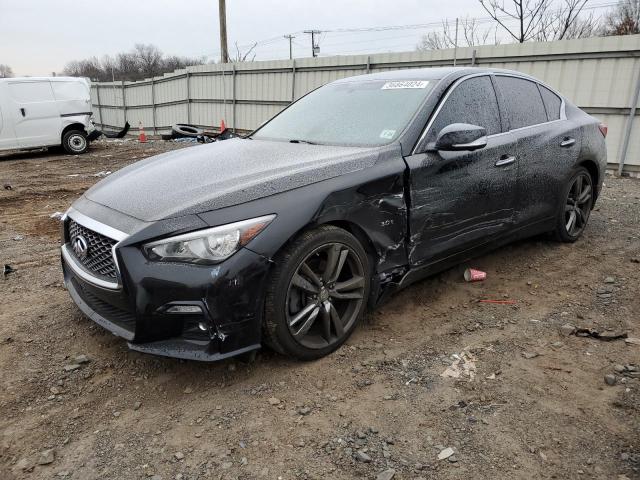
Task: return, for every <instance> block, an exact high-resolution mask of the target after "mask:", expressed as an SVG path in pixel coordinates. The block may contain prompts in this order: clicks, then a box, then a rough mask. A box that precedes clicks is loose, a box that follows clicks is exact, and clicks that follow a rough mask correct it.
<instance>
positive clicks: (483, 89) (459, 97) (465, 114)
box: [427, 76, 502, 142]
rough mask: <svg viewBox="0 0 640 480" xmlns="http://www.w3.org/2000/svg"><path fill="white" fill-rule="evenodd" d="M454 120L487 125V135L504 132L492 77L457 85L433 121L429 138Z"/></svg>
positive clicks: (475, 78) (429, 139) (474, 79)
mask: <svg viewBox="0 0 640 480" xmlns="http://www.w3.org/2000/svg"><path fill="white" fill-rule="evenodd" d="M452 123H470V124H472V125H478V126H480V127H484V128H485V129H486V130H487V135H493V134H495V133H500V132H501V130H502V129H501V127H500V111H499V109H498V101H497V99H496V92H495V90H494V89H493V84H492V83H491V79H490V78H489V77H487V76H484V77H473V78H470V79H468V80H465V81H463V82H462V83H460V84H459V85H458V86H457V87H455V88H454V90H453V91H452V92H451V95H449V97H448V98H447V100H446V101H445V103H444V105H443V106H442V109H441V110H440V112H439V113H438V116H437V117H436V119H435V120H434V122H433V124H432V125H431V129H430V131H429V133H428V135H427V138H428V141H430V142H432V141H434V140H435V139H436V136H437V135H438V132H440V130H442V129H443V128H444V127H446V126H447V125H451V124H452Z"/></svg>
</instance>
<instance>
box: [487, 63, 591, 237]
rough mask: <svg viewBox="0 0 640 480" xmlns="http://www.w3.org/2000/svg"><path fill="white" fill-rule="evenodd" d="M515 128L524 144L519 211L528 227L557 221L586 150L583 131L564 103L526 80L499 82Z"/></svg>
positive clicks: (518, 218) (505, 77)
mask: <svg viewBox="0 0 640 480" xmlns="http://www.w3.org/2000/svg"><path fill="white" fill-rule="evenodd" d="M494 79H495V82H496V86H497V88H498V91H499V94H500V95H499V98H500V101H501V102H502V105H503V110H504V111H505V116H506V119H507V121H508V123H509V129H510V131H511V133H512V135H514V137H515V138H516V139H517V142H518V148H517V151H518V159H519V161H518V172H517V177H518V209H517V212H516V216H515V222H516V224H518V225H527V224H532V223H536V222H544V221H546V220H549V219H550V218H551V217H553V216H554V215H555V213H556V211H557V208H558V206H559V205H560V196H561V193H562V189H563V186H564V184H565V182H566V175H567V173H568V172H569V171H570V168H571V165H573V163H574V162H575V158H576V156H577V152H579V151H580V140H581V139H580V131H579V129H578V127H577V126H575V125H572V123H571V122H570V121H569V120H567V118H566V116H565V114H564V105H563V101H562V99H561V98H560V97H559V96H558V95H556V94H555V93H554V92H552V91H551V90H549V89H548V88H546V87H544V86H542V85H539V84H538V83H536V82H534V81H532V80H528V79H525V78H521V77H517V76H511V75H502V74H496V76H495V77H494Z"/></svg>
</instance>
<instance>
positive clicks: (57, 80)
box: [0, 77, 89, 83]
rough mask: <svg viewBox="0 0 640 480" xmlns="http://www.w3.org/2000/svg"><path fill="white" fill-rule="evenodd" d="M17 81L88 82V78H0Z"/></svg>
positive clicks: (5, 80)
mask: <svg viewBox="0 0 640 480" xmlns="http://www.w3.org/2000/svg"><path fill="white" fill-rule="evenodd" d="M16 80H18V81H34V82H35V81H40V82H42V81H46V80H49V81H51V82H69V81H71V82H85V83H89V79H88V78H85V77H10V78H0V82H2V81H4V82H15V81H16Z"/></svg>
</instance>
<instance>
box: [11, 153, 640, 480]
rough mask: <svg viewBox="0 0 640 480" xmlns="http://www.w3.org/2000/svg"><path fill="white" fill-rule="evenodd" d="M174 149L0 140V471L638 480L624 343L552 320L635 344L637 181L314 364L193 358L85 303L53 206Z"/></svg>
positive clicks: (269, 356)
mask: <svg viewBox="0 0 640 480" xmlns="http://www.w3.org/2000/svg"><path fill="white" fill-rule="evenodd" d="M184 147H185V145H184V144H171V143H168V142H161V141H157V142H153V143H147V144H146V145H139V144H138V143H137V142H135V141H128V142H124V143H117V142H112V141H111V142H97V143H95V144H94V145H93V147H92V149H91V152H90V154H88V155H83V156H79V157H73V156H65V155H62V154H50V153H46V152H39V153H33V152H31V153H17V154H3V155H0V185H2V186H5V188H3V189H2V190H0V212H1V215H0V262H1V263H3V264H5V263H6V264H10V265H11V266H12V267H13V268H15V269H16V271H15V272H14V273H10V274H8V275H6V276H4V277H3V278H0V282H1V289H2V295H1V297H0V384H1V389H0V413H1V415H0V479H13V478H30V479H36V478H37V479H40V478H43V479H52V478H73V479H97V478H101V479H137V478H152V479H154V480H157V479H160V478H162V479H164V480H168V479H183V480H184V479H205V478H206V479H209V478H212V479H235V478H237V479H254V478H255V479H285V480H288V479H351V478H367V479H376V478H379V479H387V480H388V479H390V478H393V479H395V480H399V479H419V478H424V479H458V478H461V479H472V478H487V479H534V478H535V479H546V478H558V479H565V478H603V479H634V478H640V378H638V377H639V376H640V373H638V370H635V371H634V369H635V368H639V367H638V366H639V365H640V345H634V344H632V343H630V342H626V341H625V340H624V339H618V340H612V341H603V340H601V339H595V338H591V337H580V336H576V335H565V334H563V332H562V331H561V328H560V327H561V326H563V325H565V324H572V325H575V326H579V327H584V328H590V329H595V330H597V331H599V332H603V333H605V334H609V335H611V334H615V333H618V332H620V333H628V335H629V336H630V337H636V338H637V337H640V295H639V293H640V287H639V284H640V181H638V180H633V179H618V178H613V177H607V178H606V180H605V184H606V186H605V188H604V190H603V193H602V196H601V198H600V201H599V204H598V206H597V208H596V210H595V211H594V212H593V215H592V217H591V220H590V224H589V227H588V229H587V231H586V233H585V235H584V237H583V238H582V239H581V240H580V241H579V242H577V243H575V244H573V245H567V244H558V243H554V242H552V241H550V240H548V239H546V238H536V239H532V240H528V241H524V242H520V243H518V244H515V245H512V246H509V247H507V248H503V249H501V250H500V251H499V252H496V253H493V254H491V255H488V256H484V257H481V258H478V259H477V260H475V261H474V262H472V264H471V266H474V267H477V268H480V269H482V270H485V271H487V273H488V278H487V280H486V281H484V282H481V283H473V284H471V283H465V282H464V281H463V279H462V271H463V269H464V266H460V267H458V268H454V269H452V270H449V271H447V272H445V273H443V274H441V275H438V276H435V277H433V278H430V279H427V280H425V281H422V282H420V283H418V284H416V285H413V286H412V287H410V288H408V289H406V290H405V291H403V292H401V293H399V294H398V295H396V296H395V297H394V298H393V299H392V300H391V301H390V302H389V303H387V304H386V305H384V306H383V307H381V308H379V309H378V310H377V311H375V312H373V313H372V314H370V315H369V316H368V319H367V322H366V323H365V324H363V325H361V326H360V328H359V329H358V330H357V331H356V333H355V334H354V335H353V336H352V337H351V339H350V340H349V341H348V343H347V344H346V345H345V346H344V347H343V348H341V349H340V350H339V351H338V352H336V353H335V354H333V355H331V356H329V357H328V358H325V359H322V360H320V361H316V362H311V363H298V362H294V361H291V360H288V359H285V358H283V357H281V356H279V355H277V354H274V353H272V352H269V351H264V350H263V351H262V352H260V353H259V355H258V357H257V360H256V361H255V362H254V363H251V364H244V363H240V362H238V361H236V360H230V361H225V362H221V363H214V364H205V363H196V362H186V361H180V360H174V359H168V358H159V357H152V356H147V355H144V354H140V353H135V352H131V351H129V350H128V349H127V347H126V344H125V342H124V341H123V340H121V339H119V338H117V337H114V336H113V335H111V334H109V333H107V332H106V331H104V330H103V329H102V328H100V327H98V326H96V325H94V324H93V323H92V322H91V321H89V320H88V319H86V318H85V317H83V315H82V314H81V313H80V312H79V311H78V310H77V308H76V307H75V306H74V305H73V303H72V301H71V300H70V298H69V296H68V295H67V292H66V291H65V289H64V287H63V284H62V275H61V269H60V266H59V250H58V230H59V226H58V222H57V221H56V220H54V219H52V218H50V215H51V214H52V213H54V212H56V211H60V212H63V211H64V210H65V209H66V208H67V207H68V206H69V205H70V204H71V202H72V201H73V200H74V199H75V198H77V197H78V196H79V195H81V194H82V192H83V191H84V190H85V189H87V188H88V187H89V186H91V185H92V184H93V183H95V182H96V181H98V180H99V179H100V177H99V176H95V175H96V174H98V173H99V172H107V171H115V170H117V169H118V168H121V167H123V166H124V165H127V164H129V163H132V162H135V161H136V160H139V159H141V158H143V157H146V156H149V155H153V154H156V153H159V152H162V151H165V150H168V149H172V148H184ZM192 148H198V147H192ZM6 185H10V189H9V188H7V187H6ZM482 299H497V300H513V301H514V302H515V303H513V304H490V303H482V302H480V300H482ZM81 355H85V356H86V358H82V357H81V358H76V357H78V356H81ZM76 363H79V364H80V368H77V369H75V370H70V371H67V370H65V366H69V365H70V364H76ZM445 370H446V371H448V372H452V373H453V374H454V375H455V374H460V377H459V378H451V377H447V376H442V374H443V372H445ZM609 374H612V375H614V377H613V378H610V381H611V382H612V383H613V381H614V380H615V384H614V385H608V384H607V383H606V382H605V375H609ZM448 448H451V449H453V455H452V456H450V457H449V458H444V459H441V460H439V459H438V456H439V455H440V454H441V452H442V455H441V456H445V455H447V454H450V453H452V452H451V451H447V449H448ZM443 451H444V452H443ZM393 472H395V476H394V475H393Z"/></svg>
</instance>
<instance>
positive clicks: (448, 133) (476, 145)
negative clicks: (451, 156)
mask: <svg viewBox="0 0 640 480" xmlns="http://www.w3.org/2000/svg"><path fill="white" fill-rule="evenodd" d="M486 146H487V130H486V129H485V128H483V127H479V126H477V125H470V124H468V123H452V124H451V125H447V126H446V127H444V128H443V129H442V130H440V133H438V136H437V137H436V141H435V144H433V148H432V149H433V150H442V151H449V152H452V151H465V150H467V151H472V150H478V149H480V148H484V147H486Z"/></svg>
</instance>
